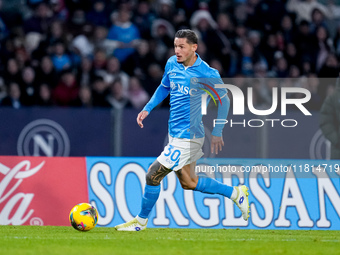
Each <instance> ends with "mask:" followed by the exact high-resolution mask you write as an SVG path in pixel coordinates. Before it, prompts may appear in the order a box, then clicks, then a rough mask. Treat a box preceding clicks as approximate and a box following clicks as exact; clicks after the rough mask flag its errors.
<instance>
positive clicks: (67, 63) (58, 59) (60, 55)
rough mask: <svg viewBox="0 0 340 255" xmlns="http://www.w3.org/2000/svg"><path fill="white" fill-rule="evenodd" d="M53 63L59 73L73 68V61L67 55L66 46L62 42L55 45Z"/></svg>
mask: <svg viewBox="0 0 340 255" xmlns="http://www.w3.org/2000/svg"><path fill="white" fill-rule="evenodd" d="M52 62H53V66H54V68H55V70H56V71H57V72H61V71H63V70H66V69H69V68H70V67H71V65H72V62H71V59H70V57H69V56H68V55H67V54H66V53H65V45H64V44H63V43H62V42H56V43H55V44H54V54H53V56H52Z"/></svg>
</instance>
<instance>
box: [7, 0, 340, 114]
mask: <svg viewBox="0 0 340 255" xmlns="http://www.w3.org/2000/svg"><path fill="white" fill-rule="evenodd" d="M9 3H10V4H9ZM6 4H7V7H6ZM5 7H6V8H5ZM0 8H1V11H0V77H1V78H0V104H1V105H2V106H10V107H14V108H20V107H27V106H63V107H70V106H72V107H112V108H116V109H120V108H125V107H133V108H136V109H141V108H142V107H143V106H144V105H145V103H146V102H147V101H148V100H149V98H150V96H152V94H153V92H154V91H155V89H156V88H157V86H158V85H159V84H160V81H161V78H162V75H163V70H164V66H165V63H166V61H167V59H168V58H169V57H170V56H172V55H173V54H174V50H173V39H174V35H175V32H176V31H177V30H178V29H182V28H191V29H194V30H195V31H196V32H197V33H198V35H199V46H198V50H197V53H198V54H199V55H200V56H201V58H202V59H203V60H205V61H206V62H207V63H209V64H210V65H211V66H212V67H214V68H216V69H217V70H218V71H219V72H220V74H221V76H222V77H229V78H232V79H233V81H232V82H233V84H235V85H237V86H239V87H240V88H241V89H242V90H244V92H245V93H247V88H248V87H252V88H253V93H252V97H253V104H254V106H256V107H257V108H261V107H263V108H268V106H269V107H270V105H271V101H272V99H271V97H272V88H273V87H283V86H293V87H304V88H307V89H309V90H310V91H311V94H312V98H311V100H310V102H308V104H309V106H308V107H309V108H310V109H311V110H318V109H319V108H320V106H321V104H322V102H323V100H324V99H325V97H326V96H327V95H329V94H331V93H333V91H334V79H328V78H336V77H338V76H339V66H340V65H339V57H340V23H339V20H340V6H338V5H337V4H336V3H335V2H333V1H328V2H327V3H323V2H318V1H316V0H304V1H300V0H287V1H279V0H233V1H232V0H221V1H218V0H206V1H193V0H183V1H176V0H149V1H146V0H144V1H136V0H26V2H25V3H23V2H22V1H21V0H7V1H5V0H0ZM291 96H292V97H299V96H301V95H299V94H296V95H291ZM165 105H166V103H165Z"/></svg>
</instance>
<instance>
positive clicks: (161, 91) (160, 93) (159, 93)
mask: <svg viewBox="0 0 340 255" xmlns="http://www.w3.org/2000/svg"><path fill="white" fill-rule="evenodd" d="M168 95H169V88H166V87H164V86H163V84H161V85H159V86H158V88H157V90H156V91H155V93H154V94H153V96H152V97H151V99H150V101H149V102H148V103H147V104H146V105H145V106H144V108H143V110H142V111H141V112H140V113H139V114H138V116H137V123H138V125H139V126H140V127H141V128H143V127H144V125H143V123H142V122H143V120H144V119H145V118H146V117H147V116H148V115H149V113H150V112H151V111H152V109H153V108H155V107H156V106H157V105H159V104H160V103H161V102H162V101H163V100H164V99H165V98H166V97H167V96H168Z"/></svg>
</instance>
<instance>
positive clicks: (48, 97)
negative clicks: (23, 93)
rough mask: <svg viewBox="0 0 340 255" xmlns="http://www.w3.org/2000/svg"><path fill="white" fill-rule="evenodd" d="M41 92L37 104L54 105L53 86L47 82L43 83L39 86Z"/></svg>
mask: <svg viewBox="0 0 340 255" xmlns="http://www.w3.org/2000/svg"><path fill="white" fill-rule="evenodd" d="M38 90H39V92H38V97H37V102H36V105H38V106H52V105H53V101H52V92H51V87H50V86H49V85H47V84H44V83H43V84H41V85H40V86H39V89H38Z"/></svg>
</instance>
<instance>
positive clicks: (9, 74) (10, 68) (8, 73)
mask: <svg viewBox="0 0 340 255" xmlns="http://www.w3.org/2000/svg"><path fill="white" fill-rule="evenodd" d="M20 78H21V77H20V70H19V66H18V63H17V61H16V60H15V59H14V58H10V59H9V60H8V61H7V65H6V70H5V73H4V81H5V83H6V84H9V83H11V82H15V83H19V82H20Z"/></svg>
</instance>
